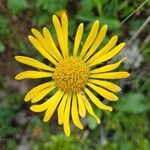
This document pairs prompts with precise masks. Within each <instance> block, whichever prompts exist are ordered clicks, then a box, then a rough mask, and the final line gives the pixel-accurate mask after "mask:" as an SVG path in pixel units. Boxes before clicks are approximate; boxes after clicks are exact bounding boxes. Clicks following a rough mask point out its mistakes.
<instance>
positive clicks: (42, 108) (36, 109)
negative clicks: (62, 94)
mask: <svg viewBox="0 0 150 150" xmlns="http://www.w3.org/2000/svg"><path fill="white" fill-rule="evenodd" d="M48 107H49V101H46V102H44V103H43V104H38V105H33V106H31V107H30V110H32V111H33V112H42V111H45V110H46V109H47V108H48Z"/></svg>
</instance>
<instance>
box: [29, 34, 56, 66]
mask: <svg viewBox="0 0 150 150" xmlns="http://www.w3.org/2000/svg"><path fill="white" fill-rule="evenodd" d="M28 39H29V41H30V42H31V43H32V45H33V46H34V47H35V48H36V50H38V52H39V53H40V54H42V55H43V56H44V57H45V58H46V59H48V60H49V61H50V62H52V63H53V64H54V65H56V64H57V62H56V60H55V59H54V58H53V57H52V56H51V55H50V54H49V53H48V52H47V51H46V50H45V49H44V48H43V47H42V46H41V45H40V43H39V42H38V40H37V39H36V38H34V37H33V36H31V35H29V36H28Z"/></svg>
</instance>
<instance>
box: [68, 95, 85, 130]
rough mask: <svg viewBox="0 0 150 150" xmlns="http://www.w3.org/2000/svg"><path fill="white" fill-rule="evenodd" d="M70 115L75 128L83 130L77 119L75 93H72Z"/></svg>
mask: <svg viewBox="0 0 150 150" xmlns="http://www.w3.org/2000/svg"><path fill="white" fill-rule="evenodd" d="M71 115H72V120H73V122H74V124H75V126H76V127H78V128H80V129H83V125H82V123H81V121H80V119H79V114H78V108H77V97H76V94H75V93H73V98H72V108H71Z"/></svg>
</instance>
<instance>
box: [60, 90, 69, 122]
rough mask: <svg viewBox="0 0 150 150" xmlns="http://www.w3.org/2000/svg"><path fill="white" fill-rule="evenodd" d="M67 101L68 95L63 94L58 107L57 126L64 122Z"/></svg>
mask: <svg viewBox="0 0 150 150" xmlns="http://www.w3.org/2000/svg"><path fill="white" fill-rule="evenodd" d="M67 99H68V93H65V94H64V97H63V98H62V100H61V102H60V105H59V106H58V124H63V122H64V112H65V106H66V102H67Z"/></svg>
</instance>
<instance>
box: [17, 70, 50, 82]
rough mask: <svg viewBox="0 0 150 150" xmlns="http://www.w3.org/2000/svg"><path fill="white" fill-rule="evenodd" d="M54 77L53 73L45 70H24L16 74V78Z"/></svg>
mask: <svg viewBox="0 0 150 150" xmlns="http://www.w3.org/2000/svg"><path fill="white" fill-rule="evenodd" d="M47 77H52V73H50V72H44V71H24V72H21V73H19V74H17V75H16V77H15V79H16V80H23V79H38V78H47Z"/></svg>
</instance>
